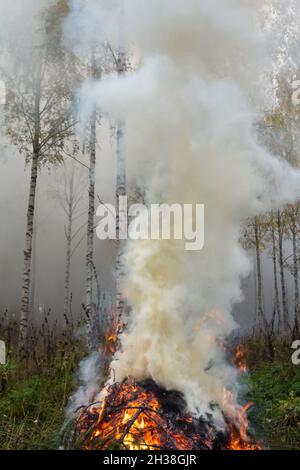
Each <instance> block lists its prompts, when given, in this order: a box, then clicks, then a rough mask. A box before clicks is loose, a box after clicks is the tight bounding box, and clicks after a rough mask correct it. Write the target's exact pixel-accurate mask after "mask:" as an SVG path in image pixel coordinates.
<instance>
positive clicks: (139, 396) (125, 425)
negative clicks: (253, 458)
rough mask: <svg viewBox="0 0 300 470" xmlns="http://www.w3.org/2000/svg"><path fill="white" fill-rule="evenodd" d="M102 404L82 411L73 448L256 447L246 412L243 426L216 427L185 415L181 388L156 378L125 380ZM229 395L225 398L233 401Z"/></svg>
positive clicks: (107, 394)
mask: <svg viewBox="0 0 300 470" xmlns="http://www.w3.org/2000/svg"><path fill="white" fill-rule="evenodd" d="M106 391H107V393H106V396H105V398H104V400H103V402H102V403H95V404H93V405H90V406H89V407H85V408H81V409H80V410H78V417H77V420H76V423H75V428H74V431H73V434H72V436H71V439H70V443H69V446H70V447H71V448H73V449H74V448H75V449H76V448H77V449H78V448H79V449H84V450H107V449H114V448H117V449H125V450H222V449H223V450H226V449H227V450H229V449H231V450H258V449H260V446H259V445H258V444H256V443H255V442H254V441H252V440H251V438H250V437H249V436H248V434H247V426H248V421H247V416H246V411H247V409H248V407H249V406H250V405H248V406H247V407H245V409H243V410H241V413H240V423H239V427H238V425H237V424H234V423H232V422H229V421H228V420H226V423H227V431H226V432H219V431H216V430H215V428H214V426H213V425H212V424H210V423H209V422H208V420H207V421H205V420H203V419H195V418H193V417H192V416H191V415H189V414H187V413H186V404H185V401H184V399H183V396H182V395H181V394H180V393H179V392H175V391H166V390H164V389H162V388H160V387H158V386H157V384H156V383H155V382H154V381H153V380H150V379H149V380H146V381H144V382H142V383H139V384H137V383H134V382H132V381H129V380H126V381H124V382H122V383H116V384H113V385H111V386H109V387H107V390H106ZM231 398H232V397H231V396H227V397H226V399H231Z"/></svg>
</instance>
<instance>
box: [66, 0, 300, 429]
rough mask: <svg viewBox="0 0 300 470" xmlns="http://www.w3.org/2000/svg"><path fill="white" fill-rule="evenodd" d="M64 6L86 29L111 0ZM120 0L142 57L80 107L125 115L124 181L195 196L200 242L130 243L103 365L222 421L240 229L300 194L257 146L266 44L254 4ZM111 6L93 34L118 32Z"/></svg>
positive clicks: (229, 378) (290, 175)
mask: <svg viewBox="0 0 300 470" xmlns="http://www.w3.org/2000/svg"><path fill="white" fill-rule="evenodd" d="M72 3H73V6H74V8H73V11H72V13H71V15H70V17H69V19H68V30H70V28H71V29H72V28H74V31H75V30H76V28H77V31H80V28H83V27H85V28H86V25H89V28H90V29H89V31H95V30H96V29H97V28H96V27H95V21H97V18H103V16H101V12H102V11H103V12H104V13H103V14H104V17H105V18H107V15H108V9H107V8H106V7H107V5H108V3H110V2H105V1H102V2H86V4H85V7H84V9H82V10H80V14H79V9H78V4H79V3H80V2H78V1H76V0H73V2H72ZM116 3H118V2H116ZM123 3H124V5H125V6H124V12H125V13H124V18H123V22H124V24H123V26H124V30H125V31H126V37H127V47H130V46H129V45H133V46H132V50H134V54H135V55H136V56H139V57H142V60H143V62H142V65H141V66H140V67H139V69H138V70H137V71H135V72H133V73H130V74H128V75H127V76H125V77H123V78H116V77H115V76H112V77H108V78H106V79H105V80H102V81H100V82H94V83H92V84H91V83H89V84H88V85H87V86H86V87H85V88H84V90H83V93H84V97H85V105H89V106H92V105H93V103H97V105H98V106H99V107H100V108H101V110H102V112H103V113H107V114H109V115H110V116H112V117H113V118H114V119H116V120H117V119H124V120H125V121H126V159H127V162H128V167H129V168H130V177H131V178H132V179H134V180H135V181H136V182H137V183H138V184H139V186H142V187H143V188H144V190H145V193H146V200H147V202H148V203H157V202H160V201H162V202H164V203H175V202H176V203H181V204H184V203H193V204H196V203H204V204H205V247H204V249H203V250H202V251H200V252H187V251H185V249H184V242H181V241H172V240H171V241H151V240H150V241H134V242H129V243H128V244H127V247H126V253H125V255H124V263H125V268H126V279H125V285H124V290H125V292H126V296H127V299H128V303H129V305H130V306H131V307H132V313H131V318H130V321H129V325H128V328H127V330H126V332H125V333H124V334H123V336H122V338H121V342H122V347H121V350H120V352H118V353H117V355H116V357H115V359H114V361H113V364H112V367H113V369H114V372H115V375H116V379H117V380H121V379H123V378H124V377H127V376H132V377H134V378H135V379H137V380H141V379H144V378H147V377H152V378H153V379H154V380H155V381H156V382H157V383H158V384H160V385H162V386H164V387H166V388H167V389H176V390H179V391H181V392H183V393H184V395H185V398H186V401H187V404H188V407H189V409H190V410H192V411H193V412H195V413H197V414H201V415H205V414H206V413H213V414H214V417H215V420H216V422H219V423H221V415H220V413H219V411H218V407H215V408H214V411H212V410H211V407H210V405H211V403H216V404H218V405H219V407H220V408H221V409H222V408H223V406H224V405H223V393H224V388H228V387H233V388H234V387H236V373H235V371H234V369H233V368H232V367H231V366H229V365H228V364H227V363H226V361H225V359H224V351H223V349H222V346H221V345H220V338H222V337H224V336H226V335H228V334H230V332H231V331H232V330H233V329H235V328H236V324H235V322H234V320H233V318H232V314H231V312H232V308H233V306H234V305H235V304H237V303H238V302H240V301H241V300H242V292H241V280H242V279H243V278H244V277H246V276H247V275H248V274H249V272H250V270H251V262H250V259H249V256H248V254H247V253H246V251H245V250H243V248H242V247H241V245H240V243H239V237H240V229H241V226H242V224H243V222H244V221H245V220H246V219H247V218H249V217H253V216H255V215H258V214H262V213H265V212H266V211H268V210H270V209H272V208H275V207H279V206H281V205H283V204H286V203H288V202H292V201H294V200H296V199H297V198H299V196H300V174H299V171H297V170H295V169H293V168H292V167H291V166H289V165H288V164H287V163H286V162H285V161H284V160H282V159H280V158H278V157H276V156H273V155H271V154H270V153H269V152H268V151H267V150H266V149H265V148H264V147H262V146H261V145H259V144H258V139H257V136H256V132H255V124H256V123H257V122H258V121H259V119H260V117H261V116H260V111H261V109H262V108H263V106H264V93H266V96H267V95H268V94H267V90H268V87H269V86H270V83H266V82H261V77H265V76H267V75H266V74H265V72H266V71H267V70H268V67H270V68H271V64H270V63H269V59H268V57H269V56H270V49H269V48H270V41H269V38H268V37H265V36H264V35H263V34H262V32H261V31H260V29H259V27H260V25H261V21H260V20H262V18H260V16H259V15H260V10H259V3H260V2H253V1H243V0H209V1H208V0H185V1H184V2H183V1H182V0H173V1H172V2H170V1H169V0H147V1H141V0H127V1H125V2H123ZM103 7H105V8H104V10H102V8H103ZM95 11H96V12H97V14H95ZM82 15H84V18H83V16H82ZM111 15H112V16H110V17H109V21H107V24H109V28H108V31H106V32H103V30H102V33H101V34H105V33H107V34H108V35H109V34H110V32H111V31H113V36H114V37H116V31H117V30H118V27H119V24H118V22H119V19H118V18H119V16H118V13H117V10H116V11H115V14H114V11H113V10H111ZM79 17H80V22H79V20H78V18H79ZM114 18H115V29H113V28H112V22H113V19H114ZM100 24H102V23H100ZM103 27H104V26H103ZM78 28H79V29H78ZM108 40H109V37H108ZM225 411H226V412H230V410H226V409H225Z"/></svg>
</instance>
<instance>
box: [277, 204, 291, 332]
mask: <svg viewBox="0 0 300 470" xmlns="http://www.w3.org/2000/svg"><path fill="white" fill-rule="evenodd" d="M277 230H278V248H279V267H280V280H281V295H282V314H283V329H284V332H285V333H287V332H288V330H289V312H288V306H287V298H286V284H285V273H284V257H283V233H282V218H281V213H280V211H278V212H277Z"/></svg>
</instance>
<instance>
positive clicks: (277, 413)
mask: <svg viewBox="0 0 300 470" xmlns="http://www.w3.org/2000/svg"><path fill="white" fill-rule="evenodd" d="M249 398H250V399H251V400H253V401H254V403H255V409H256V413H255V418H254V421H255V422H254V424H255V426H256V428H257V429H258V431H259V433H260V434H261V435H263V436H264V437H265V438H266V440H267V442H268V445H269V447H270V448H272V449H299V448H300V366H295V365H293V364H292V362H291V360H288V361H282V360H277V361H274V362H263V363H261V364H259V365H257V366H256V367H255V368H254V369H253V370H252V371H251V375H250V377H249Z"/></svg>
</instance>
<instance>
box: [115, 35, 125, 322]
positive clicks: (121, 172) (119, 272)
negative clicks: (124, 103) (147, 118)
mask: <svg viewBox="0 0 300 470" xmlns="http://www.w3.org/2000/svg"><path fill="white" fill-rule="evenodd" d="M125 71H126V54H125V52H124V49H123V46H122V44H121V45H120V47H119V53H118V59H117V72H118V76H119V77H122V76H123V75H124V73H125ZM124 129H125V123H124V122H123V121H118V123H117V183H116V201H117V208H119V201H120V198H121V197H122V196H126V162H125V153H124ZM116 235H117V240H118V252H117V258H116V309H117V316H118V319H119V323H120V325H121V324H122V321H121V319H122V317H123V313H124V309H125V298H124V294H123V291H122V277H123V274H124V273H123V263H122V254H123V247H124V246H123V243H122V240H121V238H122V235H121V233H120V215H119V211H118V210H117V220H116ZM120 235H121V236H120Z"/></svg>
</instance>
